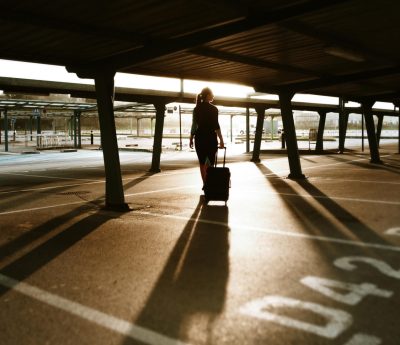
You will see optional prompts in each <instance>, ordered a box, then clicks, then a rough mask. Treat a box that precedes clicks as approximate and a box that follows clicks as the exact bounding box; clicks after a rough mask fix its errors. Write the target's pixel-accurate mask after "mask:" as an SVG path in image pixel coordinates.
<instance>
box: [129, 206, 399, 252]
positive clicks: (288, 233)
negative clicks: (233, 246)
mask: <svg viewBox="0 0 400 345" xmlns="http://www.w3.org/2000/svg"><path fill="white" fill-rule="evenodd" d="M135 214H141V215H147V216H151V217H160V218H170V219H177V220H182V221H186V222H187V221H197V222H198V223H203V224H212V225H220V226H223V227H229V228H230V229H231V231H234V230H235V231H241V232H244V231H255V232H262V233H265V234H269V235H277V236H288V237H297V238H302V239H307V240H315V241H322V242H332V243H339V244H345V245H350V246H355V247H364V248H374V249H381V250H389V251H395V252H400V247H398V246H391V245H386V244H379V243H366V242H360V241H353V240H345V239H340V238H333V237H326V236H315V235H308V234H302V233H296V232H292V231H285V230H273V229H265V228H260V227H256V226H249V225H244V224H242V225H238V224H234V225H233V224H228V223H224V222H218V221H213V220H207V219H195V218H192V217H186V216H178V215H173V214H162V213H155V212H145V211H135Z"/></svg>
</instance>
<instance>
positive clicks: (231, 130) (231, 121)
mask: <svg viewBox="0 0 400 345" xmlns="http://www.w3.org/2000/svg"><path fill="white" fill-rule="evenodd" d="M229 133H230V134H229V135H230V137H231V143H232V142H233V115H231V118H230V127H229Z"/></svg>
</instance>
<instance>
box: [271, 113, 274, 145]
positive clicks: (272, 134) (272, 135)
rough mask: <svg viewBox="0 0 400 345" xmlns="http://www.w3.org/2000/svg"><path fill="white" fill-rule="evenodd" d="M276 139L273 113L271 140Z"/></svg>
mask: <svg viewBox="0 0 400 345" xmlns="http://www.w3.org/2000/svg"><path fill="white" fill-rule="evenodd" d="M273 140H274V116H273V115H271V141H273Z"/></svg>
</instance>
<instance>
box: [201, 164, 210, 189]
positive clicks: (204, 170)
mask: <svg viewBox="0 0 400 345" xmlns="http://www.w3.org/2000/svg"><path fill="white" fill-rule="evenodd" d="M207 168H208V165H207V164H200V174H201V179H202V180H203V184H204V183H205V182H206V176H207Z"/></svg>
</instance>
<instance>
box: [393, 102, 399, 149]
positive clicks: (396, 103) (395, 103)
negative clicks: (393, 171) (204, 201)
mask: <svg viewBox="0 0 400 345" xmlns="http://www.w3.org/2000/svg"><path fill="white" fill-rule="evenodd" d="M393 105H394V110H395V111H396V107H398V108H399V113H398V114H397V115H398V120H399V122H398V143H397V146H398V147H397V153H400V101H395V102H393Z"/></svg>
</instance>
